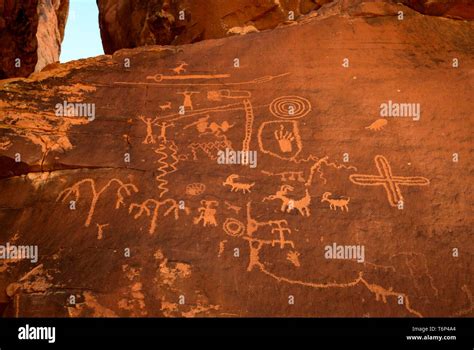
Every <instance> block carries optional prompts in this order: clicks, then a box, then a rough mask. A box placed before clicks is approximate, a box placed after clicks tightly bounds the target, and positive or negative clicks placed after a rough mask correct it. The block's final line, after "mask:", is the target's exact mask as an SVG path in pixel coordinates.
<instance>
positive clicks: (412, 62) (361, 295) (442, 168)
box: [0, 3, 474, 317]
mask: <svg viewBox="0 0 474 350" xmlns="http://www.w3.org/2000/svg"><path fill="white" fill-rule="evenodd" d="M393 6H395V7H393ZM399 9H403V11H404V12H405V13H406V15H405V18H404V20H403V21H399V20H398V19H397V17H396V13H397V11H398V10H399ZM337 11H341V10H340V7H337V6H336V7H332V8H328V10H326V11H325V12H324V11H323V12H322V13H321V14H320V15H319V16H308V17H305V18H303V19H301V20H300V21H298V23H294V24H292V25H288V26H283V27H281V28H277V29H274V30H271V31H264V32H261V33H252V34H249V35H245V36H236V37H231V38H224V39H219V40H209V41H203V42H199V43H195V44H192V45H184V46H179V47H159V46H149V47H145V48H137V49H132V50H121V51H118V52H116V53H115V54H114V55H113V56H100V57H97V58H91V59H87V60H81V61H76V62H71V63H68V64H63V65H58V66H56V67H51V69H49V70H48V71H43V72H41V73H35V74H33V75H32V76H31V77H30V78H28V79H10V80H4V81H1V82H0V148H1V151H0V163H1V167H0V169H1V173H0V177H1V178H2V179H1V180H0V193H2V195H1V196H0V227H2V230H1V231H0V242H1V244H4V242H9V244H11V245H15V246H21V245H24V246H26V245H34V246H38V249H39V259H38V261H37V262H35V263H31V262H30V261H29V260H26V259H22V260H18V259H13V258H12V259H10V260H0V264H1V265H0V271H1V272H2V273H0V290H1V291H4V292H3V296H0V304H2V300H3V304H2V305H0V308H2V309H4V314H5V315H7V316H71V317H80V316H107V317H113V316H184V317H192V316H222V317H226V316H372V317H376V316H397V317H405V316H409V317H419V316H455V315H457V316H470V317H472V316H474V311H473V310H474V309H473V300H472V291H473V290H474V281H473V276H474V274H473V265H472V262H473V253H472V252H473V248H474V247H473V242H472V226H473V222H472V216H471V215H469V213H470V203H472V191H469V186H470V179H471V178H472V173H473V168H472V165H471V164H470V163H469V161H468V158H469V155H470V153H471V152H472V150H471V144H470V143H471V142H472V137H471V136H472V135H471V128H472V110H473V104H472V96H471V95H472V82H473V78H474V75H473V71H472V65H473V57H474V55H473V54H474V47H473V46H472V37H473V35H474V23H472V22H465V21H456V20H449V19H444V18H438V17H431V16H422V15H420V14H418V13H417V12H415V11H412V10H410V9H408V8H406V7H403V5H389V6H387V4H379V5H373V4H364V3H363V4H359V5H358V6H357V7H351V11H350V13H349V12H347V11H346V10H344V11H342V12H339V13H338V12H337ZM357 13H358V14H357ZM315 33H317V35H316V34H315ZM308 38H311V40H308ZM235 58H239V63H240V65H239V67H235V65H234V59H235ZM346 59H347V60H346ZM453 59H457V60H458V61H457V62H459V66H458V67H456V68H455V67H453ZM127 60H130V67H127V66H124V62H128V61H127ZM344 65H345V66H347V67H345V66H344ZM388 101H392V102H393V103H415V104H420V106H421V117H420V119H419V120H418V121H415V120H413V118H412V117H382V116H380V106H381V105H382V104H384V103H388ZM64 103H78V104H83V103H85V104H89V105H84V106H81V105H74V106H78V107H90V109H89V110H88V109H87V108H84V109H81V110H79V109H77V110H76V116H74V115H67V116H57V115H56V113H55V112H56V111H59V108H58V107H57V104H60V105H63V104H64ZM92 106H94V108H95V110H94V112H95V114H94V115H92V113H91V114H90V115H91V116H93V117H94V118H92V117H91V118H87V116H86V115H84V114H86V113H84V112H86V111H92ZM413 108H415V107H413ZM183 112H184V114H183ZM226 148H228V149H232V150H235V151H239V150H246V149H249V150H250V151H257V164H256V167H255V168H252V167H249V166H243V165H232V164H219V162H218V159H217V156H218V150H225V149H226ZM455 154H457V155H458V157H459V158H458V159H457V158H456V157H455ZM453 160H457V161H453ZM232 175H237V177H236V176H232ZM384 184H385V185H384ZM366 185H367V186H366ZM282 204H285V205H286V207H283V208H282ZM332 209H335V210H332ZM346 209H347V210H346ZM333 244H337V245H354V246H363V247H364V256H363V258H364V259H363V262H357V261H356V260H355V259H329V258H328V257H329V256H328V255H327V254H326V250H327V247H328V246H329V247H332V245H333ZM456 249H457V250H458V254H457V255H456V254H455V253H454V252H455V250H456ZM336 257H337V256H336ZM345 257H346V258H347V257H348V256H347V255H345ZM359 257H362V256H359ZM290 296H292V297H293V298H294V299H292V298H291V297H290ZM72 297H73V298H72ZM292 300H294V304H291V301H292ZM289 302H290V303H289Z"/></svg>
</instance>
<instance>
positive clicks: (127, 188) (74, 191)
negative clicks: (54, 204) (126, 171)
mask: <svg viewBox="0 0 474 350" xmlns="http://www.w3.org/2000/svg"><path fill="white" fill-rule="evenodd" d="M114 183H116V184H117V185H118V186H119V187H118V189H117V192H116V195H117V200H116V202H115V209H119V208H120V207H121V206H122V205H124V193H125V194H126V195H127V196H131V195H132V192H135V193H136V192H138V189H137V188H136V186H135V185H134V184H132V183H127V184H124V183H123V182H122V181H120V180H119V179H115V178H114V179H112V180H110V181H109V182H107V184H106V185H105V186H104V187H102V188H101V189H100V190H99V191H97V189H96V186H95V180H93V179H84V180H81V181H78V182H76V183H75V184H74V185H72V186H71V187H68V188H66V189H65V190H63V191H61V193H59V195H58V198H57V199H56V201H58V200H61V201H62V202H64V201H66V200H67V198H68V197H69V196H71V195H74V198H75V201H76V203H77V202H78V201H79V199H80V196H81V192H80V188H81V186H82V185H85V184H89V185H90V187H91V191H92V201H91V204H90V207H89V213H88V214H87V219H86V222H85V224H84V226H85V227H89V225H90V224H91V221H92V216H93V215H94V211H95V207H96V205H97V202H98V201H99V198H100V196H101V195H102V194H103V193H104V192H105V191H106V190H107V189H108V188H109V187H110V186H111V185H112V184H114Z"/></svg>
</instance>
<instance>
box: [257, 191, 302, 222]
mask: <svg viewBox="0 0 474 350" xmlns="http://www.w3.org/2000/svg"><path fill="white" fill-rule="evenodd" d="M289 191H291V192H292V191H294V187H293V186H290V185H282V186H280V189H279V190H278V191H277V192H276V193H275V194H274V195H270V196H268V197H265V198H263V202H264V201H266V200H275V199H280V200H281V201H282V204H281V211H282V212H287V213H290V212H291V211H292V210H293V209H296V210H298V212H299V213H300V214H301V215H303V216H310V215H311V214H310V211H309V205H310V204H311V196H310V195H309V192H308V189H307V188H305V196H304V197H303V198H300V199H297V200H295V199H291V198H290V197H288V196H287V194H288V192H289Z"/></svg>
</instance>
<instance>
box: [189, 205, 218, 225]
mask: <svg viewBox="0 0 474 350" xmlns="http://www.w3.org/2000/svg"><path fill="white" fill-rule="evenodd" d="M201 205H202V207H200V208H199V209H198V211H199V216H198V217H196V218H194V221H193V222H194V224H196V225H197V224H199V223H200V222H201V221H202V224H203V226H204V227H206V226H207V225H211V226H217V220H216V213H217V210H216V209H215V208H216V207H217V206H218V205H219V202H217V201H213V200H202V201H201Z"/></svg>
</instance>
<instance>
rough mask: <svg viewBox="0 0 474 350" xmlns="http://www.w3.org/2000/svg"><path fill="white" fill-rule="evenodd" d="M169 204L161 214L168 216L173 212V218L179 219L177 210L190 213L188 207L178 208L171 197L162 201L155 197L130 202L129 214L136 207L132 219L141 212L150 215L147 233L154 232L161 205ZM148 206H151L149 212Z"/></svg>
mask: <svg viewBox="0 0 474 350" xmlns="http://www.w3.org/2000/svg"><path fill="white" fill-rule="evenodd" d="M165 205H169V208H168V209H167V210H166V211H165V212H164V214H163V216H168V215H169V214H170V213H172V212H173V214H174V218H175V220H178V219H179V211H180V210H184V212H185V213H186V214H189V213H190V210H189V208H184V209H179V206H178V203H177V202H176V200H174V199H172V198H168V199H165V200H163V201H158V200H156V199H152V198H150V199H147V200H145V201H144V202H143V203H141V204H139V203H132V204H130V206H129V208H128V212H129V214H131V213H132V212H133V210H134V209H137V210H138V211H137V213H136V214H135V215H134V219H138V218H139V217H141V216H142V215H143V214H145V215H146V216H148V217H149V216H151V221H150V228H149V230H148V233H149V234H151V235H152V234H154V233H155V231H156V225H157V221H158V214H159V210H160V208H161V207H162V206H165ZM150 207H152V208H153V213H152V212H151V209H150Z"/></svg>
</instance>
